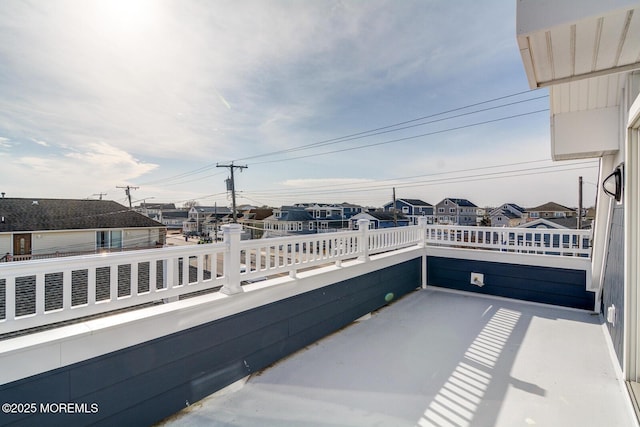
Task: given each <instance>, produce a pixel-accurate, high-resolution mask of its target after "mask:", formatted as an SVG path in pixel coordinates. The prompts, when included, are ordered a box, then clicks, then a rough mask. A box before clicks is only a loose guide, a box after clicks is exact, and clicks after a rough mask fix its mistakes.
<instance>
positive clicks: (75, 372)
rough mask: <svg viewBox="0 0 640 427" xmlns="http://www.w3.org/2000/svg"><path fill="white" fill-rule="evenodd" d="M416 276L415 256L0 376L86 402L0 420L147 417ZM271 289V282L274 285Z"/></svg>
mask: <svg viewBox="0 0 640 427" xmlns="http://www.w3.org/2000/svg"><path fill="white" fill-rule="evenodd" d="M419 285H420V258H417V259H412V260H410V261H406V262H404V263H401V264H396V265H394V266H391V267H387V268H384V269H382V270H377V271H373V272H369V273H367V274H364V275H361V276H357V277H354V278H352V279H349V280H345V281H342V282H338V283H335V284H332V285H329V286H324V287H320V288H317V289H314V290H311V291H308V292H303V293H300V294H297V295H295V296H291V297H287V298H284V299H280V300H277V301H275V302H272V303H269V304H265V305H261V306H257V307H255V308H253V309H248V310H246V311H242V312H237V313H235V314H232V315H228V316H227V317H223V318H220V319H219V320H216V321H211V322H209V323H204V324H202V325H200V326H197V327H193V328H189V329H186V330H184V331H181V332H177V333H173V334H170V335H167V336H164V337H161V338H157V339H154V340H151V341H147V342H143V343H141V344H138V345H135V346H132V347H127V348H124V349H122V350H118V351H115V352H112V353H108V354H105V355H103V356H99V357H94V358H92V359H89V360H86V361H83V362H79V363H75V364H72V365H69V366H65V367H63V368H59V369H56V370H54V371H49V372H45V373H43V374H38V375H35V376H32V377H29V378H26V379H23V380H18V381H14V382H11V383H8V384H5V385H2V386H0V400H2V401H3V402H35V403H37V404H39V403H40V402H73V403H87V407H88V408H89V410H88V411H87V412H90V408H91V406H89V405H90V404H91V403H96V404H97V405H98V408H99V410H98V411H97V412H95V413H88V414H82V413H80V414H70V415H61V414H57V415H52V414H41V413H39V414H36V415H25V414H20V415H17V414H16V415H3V417H2V418H0V425H6V424H11V425H16V426H17V425H53V424H56V425H65V426H73V425H95V426H112V425H151V424H153V423H156V422H158V421H160V420H162V419H163V418H165V417H167V416H170V415H172V414H174V413H175V412H177V411H180V410H181V409H183V408H184V407H185V405H190V404H193V403H195V402H196V401H198V400H200V399H202V398H203V397H206V396H207V395H209V394H211V393H213V392H214V391H216V390H219V389H220V388H222V387H225V386H227V385H229V384H231V383H233V382H234V381H237V380H240V379H242V378H243V377H245V376H247V375H249V374H251V373H255V372H257V371H259V370H261V369H263V368H265V367H267V366H269V365H271V364H272V363H274V362H276V361H278V360H279V359H281V358H283V357H286V356H287V355H289V354H291V353H293V352H295V351H297V350H299V349H301V348H303V347H305V346H307V345H309V344H311V343H313V342H315V341H317V340H318V339H320V338H322V337H324V336H326V335H328V334H331V333H332V332H334V331H336V330H338V329H340V328H342V327H344V326H346V325H348V324H349V323H351V322H353V321H354V320H356V319H358V318H359V317H361V316H363V315H365V314H367V313H369V312H371V311H373V310H376V309H379V308H380V307H383V306H384V305H386V304H387V300H388V299H389V295H390V294H392V296H393V297H394V298H398V297H401V296H403V295H405V294H407V293H409V292H411V291H412V290H414V289H416V288H417V287H418V286H419ZM276 292H277V291H276Z"/></svg>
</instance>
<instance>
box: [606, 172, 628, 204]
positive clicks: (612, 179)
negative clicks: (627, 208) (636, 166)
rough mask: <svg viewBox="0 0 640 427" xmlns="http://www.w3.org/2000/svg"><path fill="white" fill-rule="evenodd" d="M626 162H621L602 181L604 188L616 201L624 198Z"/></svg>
mask: <svg viewBox="0 0 640 427" xmlns="http://www.w3.org/2000/svg"><path fill="white" fill-rule="evenodd" d="M623 169H624V163H621V164H620V165H619V166H618V167H617V168H616V170H614V171H613V172H612V173H611V174H610V175H609V176H608V177H606V178H605V179H604V181H602V190H603V191H604V192H605V193H606V194H607V195H608V196H610V197H613V198H614V199H615V200H616V202H619V201H621V200H622V176H623V175H622V171H623Z"/></svg>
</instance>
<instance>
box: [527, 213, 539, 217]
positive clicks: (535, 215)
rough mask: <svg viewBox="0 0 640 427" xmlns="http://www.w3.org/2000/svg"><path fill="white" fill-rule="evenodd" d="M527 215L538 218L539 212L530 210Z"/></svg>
mask: <svg viewBox="0 0 640 427" xmlns="http://www.w3.org/2000/svg"><path fill="white" fill-rule="evenodd" d="M529 216H530V217H531V218H540V213H539V212H531V213H530V214H529Z"/></svg>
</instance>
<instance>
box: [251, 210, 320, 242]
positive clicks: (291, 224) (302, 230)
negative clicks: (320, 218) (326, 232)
mask: <svg viewBox="0 0 640 427" xmlns="http://www.w3.org/2000/svg"><path fill="white" fill-rule="evenodd" d="M316 225H317V221H316V219H315V218H314V217H313V216H312V215H311V214H310V213H309V212H307V210H306V209H305V208H304V207H299V206H282V207H281V208H279V209H274V210H273V215H271V216H269V217H268V218H265V219H264V236H263V237H279V236H287V235H296V234H310V233H317V232H318V230H317V229H316Z"/></svg>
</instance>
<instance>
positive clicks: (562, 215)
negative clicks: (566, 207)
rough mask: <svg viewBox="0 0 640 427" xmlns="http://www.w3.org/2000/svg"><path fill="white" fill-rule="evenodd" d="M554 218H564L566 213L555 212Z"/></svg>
mask: <svg viewBox="0 0 640 427" xmlns="http://www.w3.org/2000/svg"><path fill="white" fill-rule="evenodd" d="M554 216H555V217H556V218H564V217H565V216H566V215H565V214H564V212H555V213H554Z"/></svg>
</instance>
